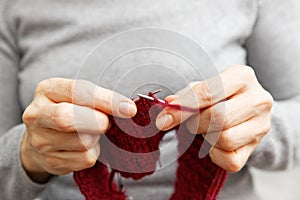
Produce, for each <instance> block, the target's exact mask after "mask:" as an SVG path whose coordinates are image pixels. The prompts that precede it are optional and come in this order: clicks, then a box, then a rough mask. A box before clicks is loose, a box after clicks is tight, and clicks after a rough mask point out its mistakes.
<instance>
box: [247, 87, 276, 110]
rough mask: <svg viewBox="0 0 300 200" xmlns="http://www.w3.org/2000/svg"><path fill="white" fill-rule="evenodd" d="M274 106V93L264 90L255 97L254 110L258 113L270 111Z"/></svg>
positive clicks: (253, 101)
mask: <svg viewBox="0 0 300 200" xmlns="http://www.w3.org/2000/svg"><path fill="white" fill-rule="evenodd" d="M272 106H273V97H272V95H271V94H270V93H269V92H267V91H265V90H263V92H261V93H260V94H259V95H257V97H256V98H255V99H253V100H252V107H253V110H254V111H255V112H256V114H257V115H260V114H261V113H263V112H264V111H270V110H271V109H272Z"/></svg>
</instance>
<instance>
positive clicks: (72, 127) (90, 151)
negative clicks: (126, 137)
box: [20, 78, 136, 183]
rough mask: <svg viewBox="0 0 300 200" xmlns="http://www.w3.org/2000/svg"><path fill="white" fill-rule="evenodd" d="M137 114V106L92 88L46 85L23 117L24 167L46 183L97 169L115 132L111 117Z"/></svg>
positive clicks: (56, 81) (58, 81)
mask: <svg viewBox="0 0 300 200" xmlns="http://www.w3.org/2000/svg"><path fill="white" fill-rule="evenodd" d="M135 114H136V106H135V104H134V102H133V101H131V100H130V99H128V98H126V97H124V96H122V95H120V94H118V93H115V92H113V91H110V90H107V89H104V88H101V87H99V86H96V85H95V84H93V83H91V82H88V81H84V80H70V79H62V78H52V79H47V80H45V81H42V82H41V83H39V84H38V86H37V88H36V92H35V96H34V99H33V101H32V103H31V104H30V105H29V106H28V107H27V108H26V110H25V112H24V114H23V122H24V123H25V125H26V132H25V135H24V137H23V140H22V144H21V152H20V153H21V160H22V164H23V167H24V168H25V170H26V172H27V174H28V175H29V176H30V178H31V179H32V180H34V181H36V182H40V183H41V182H46V181H47V180H48V178H49V177H50V175H51V174H53V175H63V174H67V173H70V172H72V171H78V170H82V169H85V168H89V167H92V166H93V165H94V164H95V162H96V160H97V158H98V156H99V154H100V146H99V142H98V140H99V138H100V136H101V134H104V133H105V132H106V131H107V130H108V129H109V126H110V122H109V118H108V116H107V115H114V116H118V117H123V118H130V117H133V116H134V115H135Z"/></svg>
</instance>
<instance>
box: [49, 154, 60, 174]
mask: <svg viewBox="0 0 300 200" xmlns="http://www.w3.org/2000/svg"><path fill="white" fill-rule="evenodd" d="M60 162H61V161H60V159H57V158H55V157H53V156H52V155H47V156H46V158H45V163H46V165H47V167H48V168H50V169H51V170H55V171H60V170H61V165H60Z"/></svg>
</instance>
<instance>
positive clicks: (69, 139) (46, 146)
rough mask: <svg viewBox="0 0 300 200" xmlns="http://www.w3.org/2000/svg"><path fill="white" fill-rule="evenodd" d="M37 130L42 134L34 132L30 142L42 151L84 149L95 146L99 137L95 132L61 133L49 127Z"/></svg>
mask: <svg viewBox="0 0 300 200" xmlns="http://www.w3.org/2000/svg"><path fill="white" fill-rule="evenodd" d="M39 131H40V132H42V134H35V135H34V136H32V137H30V143H31V145H32V146H33V147H36V148H37V149H41V151H43V152H49V151H85V150H87V149H90V148H92V147H94V146H96V145H97V144H98V142H99V139H100V135H96V134H85V133H80V134H78V133H76V132H73V133H63V132H59V131H56V130H51V129H41V130H39ZM43 152H42V153H43Z"/></svg>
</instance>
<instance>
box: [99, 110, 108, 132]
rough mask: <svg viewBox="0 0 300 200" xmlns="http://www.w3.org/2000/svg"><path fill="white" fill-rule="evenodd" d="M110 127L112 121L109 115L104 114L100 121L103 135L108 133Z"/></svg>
mask: <svg viewBox="0 0 300 200" xmlns="http://www.w3.org/2000/svg"><path fill="white" fill-rule="evenodd" d="M109 127H110V121H109V118H108V116H107V115H105V114H103V115H101V119H100V127H99V128H100V132H101V133H106V132H107V130H108V129H109Z"/></svg>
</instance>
